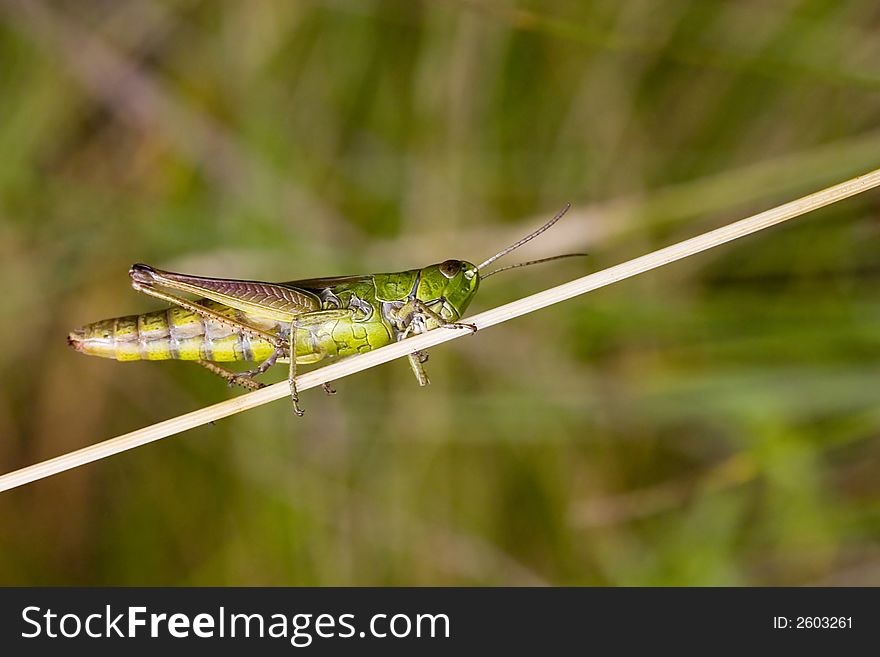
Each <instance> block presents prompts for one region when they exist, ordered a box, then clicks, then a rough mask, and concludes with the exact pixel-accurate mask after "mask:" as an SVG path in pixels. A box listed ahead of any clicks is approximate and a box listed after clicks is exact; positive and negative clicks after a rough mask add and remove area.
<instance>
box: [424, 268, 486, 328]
mask: <svg viewBox="0 0 880 657" xmlns="http://www.w3.org/2000/svg"><path fill="white" fill-rule="evenodd" d="M479 286H480V275H479V273H478V272H477V267H476V265H474V264H472V263H470V262H466V261H464V260H446V261H444V262H441V263H439V264H436V265H431V266H429V267H425V268H424V269H422V271H421V277H420V279H419V289H418V292H417V295H418V297H419V298H420V299H422V300H423V301H428V300H433V299H439V298H441V297H442V298H444V299H446V303H447V304H448V306H449V309H450V310H451V311H452V312H453V313H455V316H454V317H445V316H444V319H445V320H447V321H452V322H454V321H456V320H457V319H458V318H459V317H461V316H462V315H463V314H464V311H465V310H466V309H467V307H468V304H469V303H470V302H471V300H472V299H473V298H474V294H476V292H477V288H478V287H479ZM441 314H445V313H442V311H441Z"/></svg>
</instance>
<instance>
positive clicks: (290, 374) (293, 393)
mask: <svg viewBox="0 0 880 657" xmlns="http://www.w3.org/2000/svg"><path fill="white" fill-rule="evenodd" d="M289 339H290V343H289V346H288V354H289V355H290V368H289V369H288V371H287V383H288V384H289V385H290V399H291V400H292V401H293V412H294V413H296V414H297V415H298V416H299V417H302V416H303V414H304V413H305V411H304V410H303V409H301V408H300V407H299V393H298V392H297V389H296V321H293V322H291V323H290V338H289Z"/></svg>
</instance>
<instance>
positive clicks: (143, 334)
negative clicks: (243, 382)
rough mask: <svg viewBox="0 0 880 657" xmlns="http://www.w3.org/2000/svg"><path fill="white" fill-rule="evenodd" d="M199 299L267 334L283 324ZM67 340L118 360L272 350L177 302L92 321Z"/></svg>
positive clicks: (235, 357)
mask: <svg viewBox="0 0 880 657" xmlns="http://www.w3.org/2000/svg"><path fill="white" fill-rule="evenodd" d="M200 304H201V305H203V306H205V307H206V308H210V309H211V310H214V311H215V312H218V313H220V314H222V315H225V316H227V317H230V318H232V319H237V320H238V321H240V322H243V323H245V324H247V325H248V326H253V327H255V328H259V329H262V330H263V331H267V332H269V333H278V332H280V330H281V328H282V327H281V326H280V325H279V324H278V322H275V321H274V320H268V319H265V318H262V317H254V316H252V315H247V314H245V313H242V312H240V311H238V310H235V309H234V308H230V307H228V306H225V305H223V304H220V303H215V302H213V301H208V300H202V301H200ZM68 342H69V343H70V345H71V346H72V347H73V348H74V349H76V350H77V351H80V352H82V353H85V354H89V355H92V356H101V357H104V358H115V359H116V360H120V361H126V360H169V359H178V360H211V361H215V362H228V361H261V360H265V359H266V358H268V357H269V356H270V355H271V354H272V351H273V346H272V345H271V344H270V343H269V342H267V341H266V340H263V339H261V338H255V337H251V336H250V335H247V334H244V333H242V332H240V331H238V330H237V329H235V328H233V327H231V326H227V325H226V324H223V323H220V322H217V321H215V320H211V319H204V318H203V317H200V316H199V315H197V314H196V313H194V312H191V311H189V310H186V309H184V308H179V307H171V308H168V309H166V310H157V311H155V312H152V313H145V314H143V315H128V316H126V317H115V318H112V319H105V320H103V321H100V322H95V323H94V324H88V325H86V326H83V327H82V328H79V329H77V330H76V331H73V332H71V333H70V335H69V336H68Z"/></svg>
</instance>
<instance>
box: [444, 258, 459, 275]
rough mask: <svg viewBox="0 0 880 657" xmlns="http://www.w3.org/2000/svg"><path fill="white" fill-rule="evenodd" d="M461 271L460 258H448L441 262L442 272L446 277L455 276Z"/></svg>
mask: <svg viewBox="0 0 880 657" xmlns="http://www.w3.org/2000/svg"><path fill="white" fill-rule="evenodd" d="M460 271H461V263H460V262H459V261H458V260H447V261H446V262H441V263H440V273H441V274H443V275H444V276H445V277H446V278H455V276H456V275H457V274H458V272H460Z"/></svg>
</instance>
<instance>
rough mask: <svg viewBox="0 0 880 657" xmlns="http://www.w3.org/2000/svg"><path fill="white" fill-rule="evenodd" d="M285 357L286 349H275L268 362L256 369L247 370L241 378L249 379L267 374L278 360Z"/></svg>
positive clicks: (265, 361)
mask: <svg viewBox="0 0 880 657" xmlns="http://www.w3.org/2000/svg"><path fill="white" fill-rule="evenodd" d="M283 355H284V349H283V348H281V347H275V351H273V352H272V353H271V354H270V355H269V357H268V358H267V359H266V360H264V361H263V362H262V363H260V364H259V365H258V366H257V367H255V368H254V369H252V370H247V371H246V372H242V373H241V376H248V377H255V376H258V375H260V374H262V373H263V372H265V371H266V370H268V369H269V368H270V367H272V366H273V365H274V364H275V363H276V362H277V361H278V359H279V358H280V357H281V356H283Z"/></svg>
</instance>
